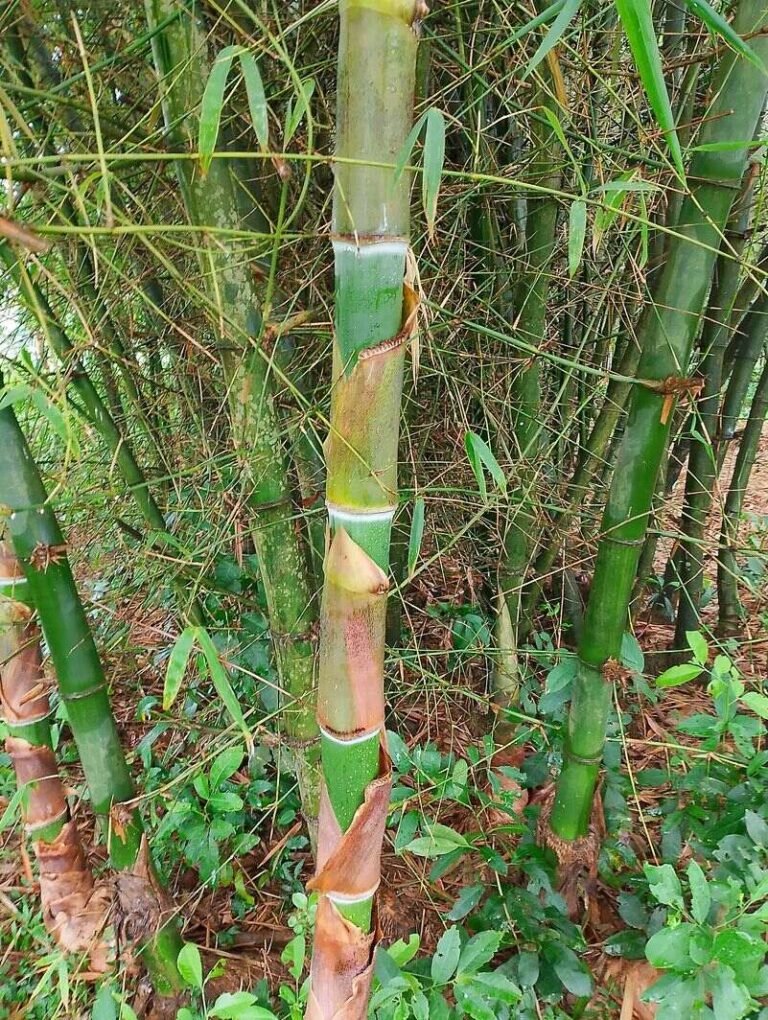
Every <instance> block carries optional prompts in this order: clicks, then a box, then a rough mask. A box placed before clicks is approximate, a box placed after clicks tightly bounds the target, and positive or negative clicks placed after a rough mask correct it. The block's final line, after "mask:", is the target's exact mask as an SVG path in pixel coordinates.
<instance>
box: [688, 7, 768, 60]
mask: <svg viewBox="0 0 768 1020" xmlns="http://www.w3.org/2000/svg"><path fill="white" fill-rule="evenodd" d="M685 3H686V6H687V7H688V9H689V10H690V11H691V13H692V14H695V15H696V17H697V18H701V20H702V21H703V22H704V24H705V25H706V26H707V28H708V29H710V31H712V32H714V33H715V35H719V36H720V38H721V39H724V40H725V42H727V43H728V45H729V46H730V47H731V48H732V49H734V50H736V52H737V53H739V54H740V55H741V56H742V57H744V58H745V59H746V60H749V61H750V63H752V64H754V65H755V67H758V68H760V70H761V71H762V72H763V74H768V69H766V67H765V64H764V63H763V62H762V60H761V59H760V57H758V55H757V54H756V53H755V51H754V50H753V49H752V47H751V46H748V45H747V43H745V42H744V40H743V39H742V38H741V36H740V35H739V33H738V32H735V31H734V30H733V28H732V27H731V26H730V24H729V23H728V22H727V21H726V20H725V18H724V17H723V16H722V14H718V12H717V11H716V10H715V9H714V8H713V7H711V6H710V5H709V4H708V3H707V0H685Z"/></svg>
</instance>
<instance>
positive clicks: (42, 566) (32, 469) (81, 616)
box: [0, 379, 181, 995]
mask: <svg viewBox="0 0 768 1020" xmlns="http://www.w3.org/2000/svg"><path fill="white" fill-rule="evenodd" d="M1 386H2V379H0V387H1ZM0 505H2V506H3V507H5V508H7V514H8V529H9V532H10V535H11V539H12V541H13V547H14V550H15V553H16V556H17V557H18V560H19V562H20V563H21V565H22V568H23V571H24V576H25V578H26V583H27V586H28V591H29V599H30V601H31V602H32V604H33V605H34V606H35V607H36V609H37V614H38V619H39V621H40V626H41V628H42V631H43V634H44V635H45V640H46V644H47V645H48V649H49V652H50V656H51V659H52V660H53V665H54V668H55V670H56V676H57V679H58V684H59V690H60V695H61V699H62V701H63V702H64V705H65V706H66V711H67V719H68V721H69V724H70V726H71V728H72V733H73V735H74V738H75V743H76V744H77V750H78V753H79V756H80V761H81V763H82V766H83V772H84V773H85V780H86V783H87V785H88V790H89V792H90V795H91V805H92V807H93V810H94V811H95V812H96V814H97V816H98V817H99V819H100V822H101V825H102V828H103V830H104V831H105V832H106V835H107V842H108V847H109V856H110V861H111V863H112V865H113V866H114V867H115V868H117V869H118V870H119V871H120V872H121V875H120V876H119V878H118V883H117V888H118V897H119V899H120V903H121V908H122V911H123V914H124V922H123V931H124V933H125V934H126V935H127V936H128V937H130V938H133V939H135V942H136V944H137V945H138V946H143V957H144V959H145V961H146V963H147V966H148V969H149V970H150V973H151V975H152V978H153V981H154V984H155V990H156V991H157V992H158V994H161V995H171V994H172V993H174V992H175V991H176V990H177V989H178V988H180V987H181V982H180V978H179V975H178V971H177V969H176V957H177V955H178V952H179V949H180V948H181V940H180V936H179V932H178V927H177V924H176V921H175V918H174V917H173V915H172V912H171V908H170V905H169V903H168V901H167V898H166V896H165V894H164V893H163V891H162V889H161V888H160V886H159V885H158V882H157V879H156V877H155V875H154V872H153V869H152V864H151V860H150V856H149V850H148V846H147V841H146V838H145V837H144V835H143V830H142V824H141V818H140V816H139V812H138V810H137V808H136V806H135V802H134V788H133V782H132V780H131V775H130V772H129V771H128V766H127V765H126V761H125V757H124V755H123V750H122V747H121V745H120V738H119V735H118V732H117V727H116V726H115V720H114V718H113V716H112V710H111V707H110V703H109V693H108V689H107V679H106V676H105V675H104V670H103V668H102V665H101V660H100V658H99V653H98V651H97V649H96V646H95V644H94V642H93V637H92V635H91V631H90V628H89V626H88V621H87V618H86V616H85V612H84V610H83V606H82V603H81V602H80V598H79V596H78V594H77V589H76V587H75V582H74V578H73V576H72V571H71V569H70V566H69V561H68V559H67V551H66V549H67V547H66V543H65V541H64V537H63V535H62V533H61V531H60V529H59V526H58V524H57V522H56V518H55V516H54V514H53V511H52V510H51V508H50V506H49V505H48V497H47V494H46V491H45V487H44V485H43V482H42V479H41V478H40V474H39V472H38V469H37V466H36V464H35V462H34V458H33V457H32V454H31V452H30V450H29V447H28V446H27V443H26V440H25V438H24V435H23V433H22V431H21V429H20V428H19V424H18V422H17V421H16V417H15V415H14V413H13V411H12V410H11V408H9V407H5V408H2V409H0ZM150 908H151V909H150Z"/></svg>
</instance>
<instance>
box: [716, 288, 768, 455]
mask: <svg viewBox="0 0 768 1020" xmlns="http://www.w3.org/2000/svg"><path fill="white" fill-rule="evenodd" d="M767 323H768V294H766V293H763V294H761V295H760V296H759V297H758V298H757V300H756V301H755V303H754V304H753V305H752V307H751V308H750V310H749V312H748V313H747V315H746V316H745V317H744V320H743V322H742V324H741V326H740V327H739V331H738V345H737V347H736V349H735V351H734V352H733V362H732V364H733V367H732V370H731V377H730V379H729V381H728V388H727V389H726V391H725V396H724V397H723V406H722V409H721V411H720V431H719V436H718V438H719V444H718V450H717V460H718V468H720V467H722V463H723V460H724V458H725V454H726V452H727V450H728V444H729V443H730V442H731V441H732V440H733V439H734V438H735V436H736V433H737V429H738V425H739V416H740V415H741V409H742V408H743V406H744V400H745V399H746V396H747V391H748V390H749V386H750V383H751V382H752V376H753V375H754V372H755V365H757V362H758V360H759V358H760V355H761V354H762V352H763V350H764V348H765V341H766V324H767Z"/></svg>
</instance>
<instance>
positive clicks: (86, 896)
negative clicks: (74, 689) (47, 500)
mask: <svg viewBox="0 0 768 1020" xmlns="http://www.w3.org/2000/svg"><path fill="white" fill-rule="evenodd" d="M2 527H3V522H2V520H0V530H1V529H2ZM27 588H28V584H27V581H26V578H25V577H24V574H23V572H22V570H21V566H20V564H19V562H18V560H17V559H16V557H15V555H14V553H13V549H12V547H11V544H10V542H7V541H5V540H0V714H1V715H2V719H3V722H4V723H5V725H6V727H7V729H8V736H7V737H6V739H5V750H6V753H7V754H8V756H9V758H10V759H11V762H12V764H13V769H14V772H15V774H16V783H17V785H18V787H19V790H20V792H21V794H22V796H21V813H22V818H23V821H24V827H25V829H26V832H27V835H28V836H29V838H30V839H31V840H32V846H33V848H34V852H35V857H36V859H37V864H38V867H39V869H40V903H41V906H42V911H43V921H44V923H45V926H46V928H47V929H48V931H49V932H50V933H51V935H52V936H53V938H54V939H55V941H56V943H57V944H58V945H59V946H60V948H61V949H63V950H64V951H65V952H70V953H87V954H88V955H89V957H90V967H91V969H92V970H104V969H106V963H107V954H106V947H105V945H104V943H103V941H102V939H101V930H102V928H103V927H104V923H105V921H106V918H107V914H108V912H109V905H110V899H111V897H110V895H109V893H108V891H107V890H106V888H105V887H103V886H102V887H100V888H96V887H95V886H94V881H93V875H92V873H91V869H90V867H89V865H88V861H87V859H86V855H85V850H84V849H83V845H82V843H81V840H80V834H79V832H78V829H77V824H76V823H75V821H74V820H73V819H72V818H71V817H70V814H69V806H68V804H67V799H66V794H65V791H64V784H63V782H62V780H61V778H60V777H59V773H58V768H57V764H56V755H55V753H54V750H53V741H52V739H51V727H50V716H51V706H50V703H49V700H48V695H47V693H46V682H45V676H44V674H43V668H42V653H41V650H40V631H39V629H38V626H37V623H36V621H35V618H34V611H33V609H32V608H31V607H30V606H28V605H27V591H26V590H27Z"/></svg>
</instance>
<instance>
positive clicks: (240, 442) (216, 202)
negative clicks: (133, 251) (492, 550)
mask: <svg viewBox="0 0 768 1020" xmlns="http://www.w3.org/2000/svg"><path fill="white" fill-rule="evenodd" d="M146 10H147V18H148V21H149V24H150V25H156V24H160V23H161V22H163V21H164V20H166V19H168V18H169V17H170V16H171V15H172V14H174V13H177V12H178V11H179V10H180V4H179V2H178V0H146ZM152 48H153V54H154V58H155V65H156V68H157V71H158V74H159V76H160V79H161V86H160V87H161V92H162V97H163V112H164V116H165V121H166V125H167V129H168V133H169V137H170V139H171V141H172V142H173V143H174V144H175V145H177V146H178V147H179V148H180V149H185V150H188V149H190V148H192V149H195V148H196V147H197V137H198V129H199V120H198V113H199V103H200V100H201V98H202V93H203V89H204V87H205V83H206V81H207V79H208V72H209V63H208V57H207V40H206V37H205V34H204V32H203V30H202V28H201V27H200V25H198V23H197V21H196V20H195V17H194V14H193V13H192V12H190V11H188V10H186V9H182V13H181V16H180V17H178V18H177V19H175V20H172V21H171V22H169V23H168V24H167V25H166V27H165V28H164V29H163V31H162V32H160V33H158V34H157V35H156V36H154V37H153V40H152ZM177 173H178V178H179V183H180V185H181V190H182V194H183V197H184V203H185V206H186V210H187V215H188V217H189V219H190V221H191V222H192V223H193V224H196V225H199V226H201V227H204V226H207V225H209V224H217V225H231V226H232V227H237V226H238V225H239V220H238V213H237V203H236V198H235V193H234V190H233V181H232V176H231V168H230V167H229V165H228V162H227V161H226V160H221V159H215V160H214V161H213V162H212V164H211V166H210V167H209V168H208V172H207V174H205V175H203V174H202V172H201V170H200V167H199V166H197V165H196V164H194V163H193V162H192V161H190V160H180V161H178V163H177ZM201 264H202V265H203V267H204V269H205V272H206V276H207V278H208V281H209V284H210V289H211V292H212V294H213V295H214V297H215V299H216V303H217V304H218V305H219V307H220V312H221V315H220V316H219V321H220V322H221V323H222V324H223V326H224V332H223V334H222V335H221V336H220V337H219V342H220V346H221V358H222V365H223V369H224V375H225V379H226V383H227V395H228V401H229V411H230V419H231V424H232V432H233V438H234V443H235V448H236V451H237V455H238V459H239V461H240V464H241V465H242V469H243V486H244V496H245V500H246V502H247V505H248V507H249V509H250V511H251V513H252V514H253V517H254V521H253V525H252V535H253V541H254V545H255V547H256V554H257V557H258V560H259V567H260V569H261V575H262V581H263V583H264V589H265V593H266V599H267V607H268V612H269V620H270V625H271V629H272V636H273V643H274V649H275V657H276V660H277V667H278V672H279V675H280V679H281V687H282V690H283V692H284V695H285V697H284V701H285V706H284V710H283V723H284V726H285V731H286V733H287V734H288V736H289V738H290V739H291V740H292V741H293V744H294V748H293V750H294V759H295V764H296V771H297V779H298V781H299V784H300V787H301V793H302V803H303V809H304V813H305V816H306V817H307V821H308V824H309V826H310V832H311V833H312V834H313V829H314V826H315V824H316V818H317V809H318V805H317V797H318V787H319V777H318V758H319V752H318V748H317V740H316V738H317V728H316V723H315V718H314V710H313V709H314V705H313V697H314V690H315V682H314V681H315V640H316V638H315V629H316V621H317V606H316V602H315V593H314V591H313V590H312V588H311V586H310V583H309V576H308V569H307V556H306V554H305V550H304V548H303V545H302V544H301V542H300V539H299V536H298V535H297V528H296V512H295V510H294V507H293V504H292V499H291V491H290V486H289V483H288V477H289V476H288V466H287V463H286V457H285V450H284V444H283V432H284V429H283V427H282V423H281V421H280V418H279V415H278V413H277V410H276V407H275V392H274V378H273V373H272V371H271V365H270V362H269V358H268V357H267V356H266V355H265V353H264V352H263V351H262V350H261V349H260V343H261V338H262V332H263V331H262V316H261V312H260V308H259V300H258V295H257V293H256V290H255V287H254V282H253V278H252V275H251V273H250V271H249V266H248V263H247V261H246V260H245V259H244V258H243V256H242V253H241V252H239V251H238V249H237V247H236V245H235V244H234V243H232V244H230V243H229V242H227V241H223V240H217V242H216V245H215V246H214V245H206V246H205V248H204V250H203V253H202V255H201Z"/></svg>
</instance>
